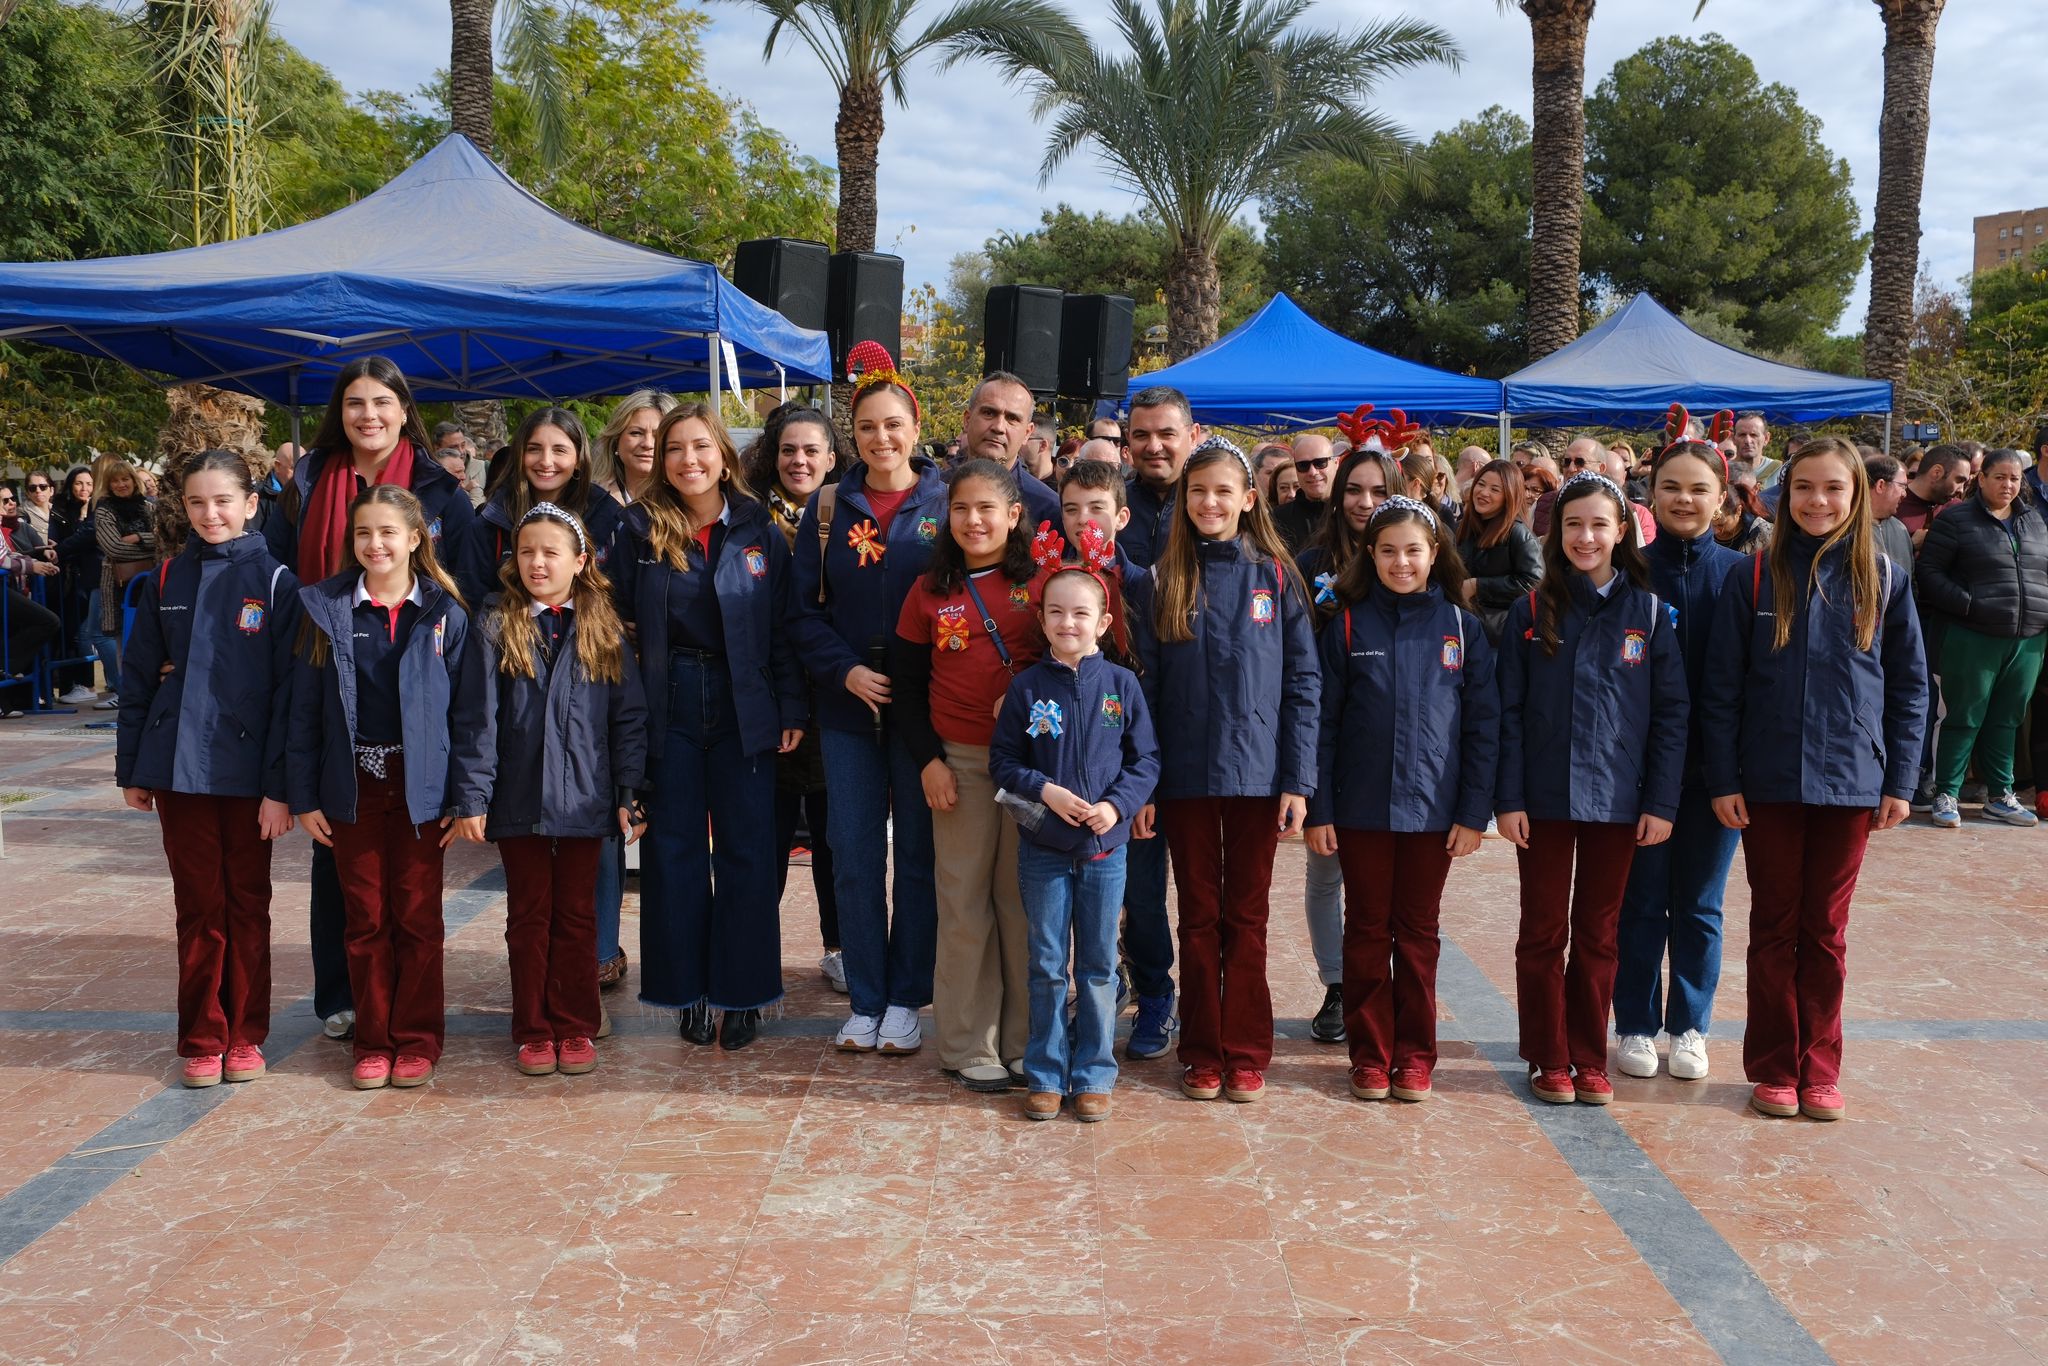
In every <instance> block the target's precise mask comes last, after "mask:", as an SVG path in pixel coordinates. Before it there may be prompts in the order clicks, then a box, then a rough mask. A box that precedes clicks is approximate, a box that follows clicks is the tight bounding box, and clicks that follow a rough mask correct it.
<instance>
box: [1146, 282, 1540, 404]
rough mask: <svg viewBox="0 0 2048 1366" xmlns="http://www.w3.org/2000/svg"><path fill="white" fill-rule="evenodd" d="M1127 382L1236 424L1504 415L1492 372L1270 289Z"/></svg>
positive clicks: (1498, 390)
mask: <svg viewBox="0 0 2048 1366" xmlns="http://www.w3.org/2000/svg"><path fill="white" fill-rule="evenodd" d="M1131 380H1132V387H1133V388H1134V389H1137V388H1147V387H1150V386H1152V385H1155V384H1167V385H1171V386H1173V387H1174V388H1176V389H1178V390H1180V391H1181V392H1182V393H1184V394H1186V395H1187V396H1188V404H1189V406H1190V407H1192V408H1193V409H1194V414H1195V420H1196V421H1198V422H1217V423H1225V424H1228V425H1230V426H1236V427H1320V426H1326V425H1328V424H1329V423H1330V422H1331V421H1332V420H1333V419H1334V418H1335V417H1336V415H1337V414H1339V413H1348V412H1350V411H1352V410H1353V409H1355V408H1356V407H1358V405H1359V404H1361V403H1370V404H1372V405H1373V406H1374V407H1376V408H1377V409H1379V410H1380V411H1381V412H1382V413H1384V412H1385V411H1386V410H1387V409H1389V408H1399V409H1401V410H1402V411H1403V412H1404V413H1406V414H1407V415H1408V416H1409V417H1410V418H1411V419H1413V420H1414V421H1417V422H1424V423H1454V422H1461V421H1463V420H1464V419H1467V418H1472V417H1483V418H1486V419H1487V420H1488V421H1492V420H1494V419H1495V418H1497V417H1499V415H1500V412H1501V386H1500V381H1499V380H1497V379H1474V378H1473V377H1471V376H1470V375H1453V374H1451V373H1449V372H1448V371H1444V370H1433V369H1431V368H1430V367H1429V366H1427V365H1418V364H1416V363H1415V362H1414V361H1407V360H1400V359H1397V358H1395V357H1393V356H1389V355H1385V354H1383V353H1381V352H1378V351H1375V350H1373V349H1372V348H1371V347H1369V346H1362V345H1360V344H1359V343H1357V342H1355V341H1352V340H1351V339H1350V338H1348V337H1341V336H1339V335H1338V334H1336V333H1335V332H1332V331H1331V330H1330V329H1329V328H1327V327H1324V326H1323V325H1322V324H1321V323H1319V322H1317V321H1316V320H1315V319H1314V318H1311V317H1309V316H1308V314H1306V313H1304V312H1302V311H1301V306H1300V305H1298V304H1296V303H1295V302H1294V300H1292V299H1290V298H1288V297H1287V296H1286V295H1285V294H1275V295H1274V296H1273V297H1272V299H1271V300H1270V301H1269V302H1268V303H1267V304H1266V306H1265V307H1264V308H1261V309H1260V310H1259V311H1258V312H1256V313H1254V314H1252V316H1251V317H1249V318H1247V319H1245V320H1244V322H1243V323H1241V324H1239V325H1238V326H1237V328H1236V329H1235V330H1233V331H1232V332H1230V333H1229V334H1228V335H1227V336H1224V337H1222V338H1220V339H1218V340H1217V342H1216V343H1215V344H1214V345H1212V346H1208V347H1205V348H1204V349H1202V350H1200V351H1197V352H1196V353H1195V354H1194V355H1192V356H1189V357H1188V358H1187V359H1186V360H1184V361H1182V362H1180V363H1179V364H1178V365H1169V366H1167V367H1166V368H1165V369H1164V370H1155V371H1153V372H1152V373H1150V374H1147V375H1133V376H1132V377H1131Z"/></svg>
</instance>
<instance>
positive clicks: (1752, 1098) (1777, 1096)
mask: <svg viewBox="0 0 2048 1366" xmlns="http://www.w3.org/2000/svg"><path fill="white" fill-rule="evenodd" d="M1749 1108H1750V1109H1752V1110H1754V1111H1756V1112H1757V1113H1758V1114H1760V1115H1769V1116H1771V1117H1772V1118H1773V1119H1790V1118H1792V1116H1794V1115H1796V1114H1798V1113H1799V1091H1798V1088H1796V1087H1792V1086H1766V1085H1758V1086H1756V1087H1755V1088H1753V1089H1752V1090H1751V1091H1750V1093H1749Z"/></svg>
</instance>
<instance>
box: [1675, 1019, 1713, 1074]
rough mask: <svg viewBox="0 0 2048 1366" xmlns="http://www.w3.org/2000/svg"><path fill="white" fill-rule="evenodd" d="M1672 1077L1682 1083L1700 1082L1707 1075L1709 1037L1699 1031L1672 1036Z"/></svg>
mask: <svg viewBox="0 0 2048 1366" xmlns="http://www.w3.org/2000/svg"><path fill="white" fill-rule="evenodd" d="M1671 1075H1672V1076H1674V1077H1676V1078H1678V1079H1679V1080H1680V1081H1700V1080H1702V1079H1703V1078H1705V1076H1706V1075H1707V1036H1706V1035H1704V1034H1702V1033H1700V1032H1699V1031H1698V1030H1697V1029H1688V1030H1686V1031H1685V1033H1683V1034H1674V1035H1672V1036H1671Z"/></svg>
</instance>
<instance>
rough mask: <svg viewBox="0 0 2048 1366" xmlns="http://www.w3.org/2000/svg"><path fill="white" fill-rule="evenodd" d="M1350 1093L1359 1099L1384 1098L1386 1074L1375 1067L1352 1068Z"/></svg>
mask: <svg viewBox="0 0 2048 1366" xmlns="http://www.w3.org/2000/svg"><path fill="white" fill-rule="evenodd" d="M1351 1094H1352V1095H1354V1096H1357V1097H1358V1098H1359V1099H1360V1100H1385V1099H1386V1098H1387V1074H1386V1073H1385V1072H1384V1071H1382V1070H1381V1069H1379V1068H1377V1067H1354V1068H1352V1069H1351Z"/></svg>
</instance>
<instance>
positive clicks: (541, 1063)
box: [519, 1042, 555, 1077]
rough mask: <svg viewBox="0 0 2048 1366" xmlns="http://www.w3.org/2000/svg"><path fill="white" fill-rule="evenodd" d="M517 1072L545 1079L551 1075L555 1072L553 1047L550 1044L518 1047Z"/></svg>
mask: <svg viewBox="0 0 2048 1366" xmlns="http://www.w3.org/2000/svg"><path fill="white" fill-rule="evenodd" d="M519 1070H520V1071H521V1072H523V1073H525V1074H526V1075H527V1076H529V1077H545V1076H547V1075H549V1074H550V1073H552V1072H553V1071H554V1070H555V1045H554V1044H553V1043H552V1042H543V1043H523V1044H521V1045H519Z"/></svg>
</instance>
